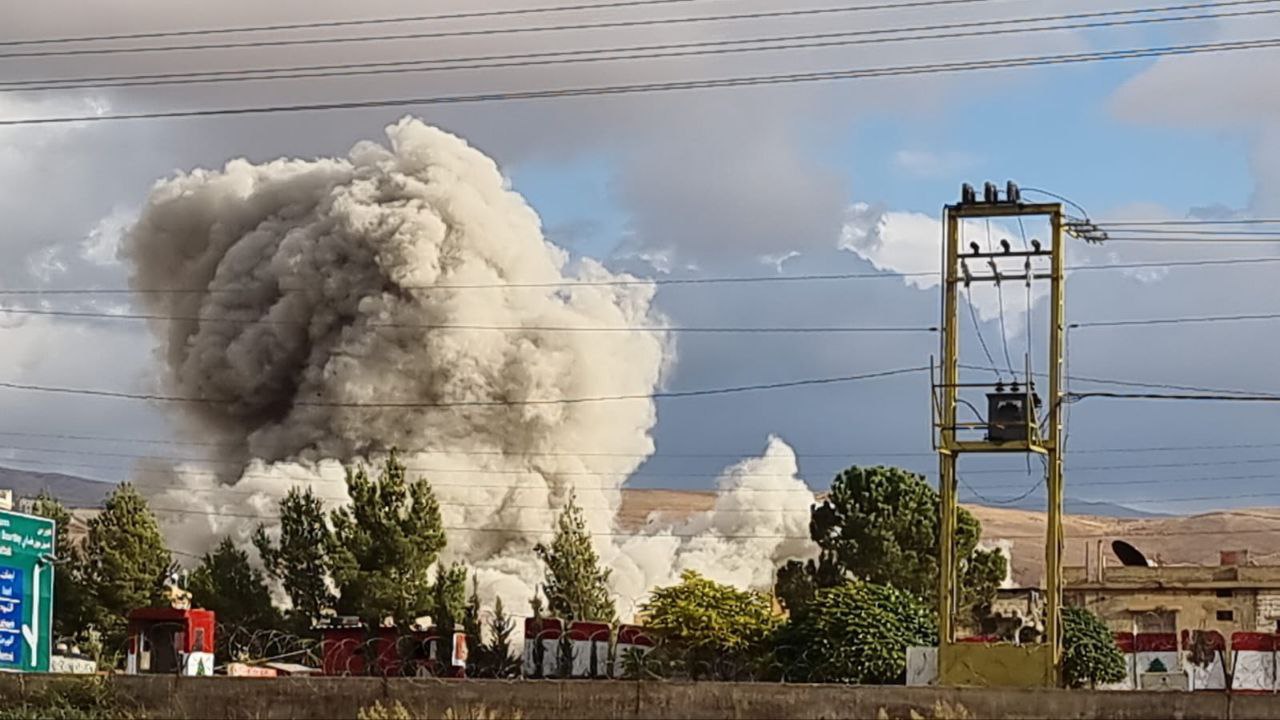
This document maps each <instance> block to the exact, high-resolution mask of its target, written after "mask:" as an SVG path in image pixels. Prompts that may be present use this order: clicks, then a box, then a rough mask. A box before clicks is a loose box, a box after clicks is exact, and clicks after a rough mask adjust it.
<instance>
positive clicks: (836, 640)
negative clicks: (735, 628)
mask: <svg viewBox="0 0 1280 720" xmlns="http://www.w3.org/2000/svg"><path fill="white" fill-rule="evenodd" d="M937 642H938V633H937V627H936V625H935V623H934V612H933V609H932V608H930V607H928V606H926V605H924V604H923V603H922V602H920V600H918V599H917V598H916V597H915V596H913V595H912V594H910V593H907V592H904V591H902V590H898V589H896V588H894V587H891V586H888V585H876V584H873V583H868V582H862V581H859V580H850V581H847V582H845V583H843V584H841V585H837V586H836V587H831V588H822V589H819V590H817V591H816V592H815V593H814V596H813V599H812V600H811V601H810V602H809V603H808V604H806V605H805V606H804V607H803V608H802V609H800V610H798V611H796V612H793V613H792V614H791V616H790V618H789V619H788V621H787V625H786V627H785V628H784V629H783V630H782V631H781V632H780V633H779V634H778V639H777V655H778V662H779V666H780V667H781V669H782V670H783V672H784V673H785V678H786V679H787V680H796V681H807V682H845V683H863V684H886V683H901V682H903V681H904V679H905V676H906V668H907V648H908V647H911V646H915V645H923V646H932V645H936V644H937Z"/></svg>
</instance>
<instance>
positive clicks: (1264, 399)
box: [1067, 392, 1280, 403]
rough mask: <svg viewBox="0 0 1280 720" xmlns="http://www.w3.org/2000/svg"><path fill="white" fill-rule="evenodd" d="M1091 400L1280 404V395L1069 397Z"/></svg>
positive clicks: (1114, 394)
mask: <svg viewBox="0 0 1280 720" xmlns="http://www.w3.org/2000/svg"><path fill="white" fill-rule="evenodd" d="M1089 398H1109V399H1119V400H1199V401H1205V402H1254V403H1273V402H1280V395H1276V394H1266V395H1243V394H1241V395H1220V394H1211V393H1198V394H1187V393H1119V392H1077V393H1071V394H1070V395H1068V396H1067V401H1068V402H1075V401H1077V400H1087V399H1089Z"/></svg>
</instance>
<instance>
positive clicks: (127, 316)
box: [0, 307, 937, 335]
mask: <svg viewBox="0 0 1280 720" xmlns="http://www.w3.org/2000/svg"><path fill="white" fill-rule="evenodd" d="M0 312H3V313H9V314H11V315H39V316H52V317H65V318H84V319H94V320H149V321H163V322H196V323H212V324H228V325H267V326H272V325H281V326H286V327H297V326H308V325H311V324H312V322H313V321H312V320H279V319H274V318H252V319H247V318H229V317H210V316H204V315H155V314H135V313H109V312H87V311H86V312H82V311H76V310H41V309H32V308H13V307H0ZM357 321H358V322H359V324H360V325H361V326H362V327H371V328H403V329H420V330H424V331H480V332H486V331H488V332H565V333H617V332H644V333H696V334H717V333H718V334H784V335H787V334H829V333H837V334H838V333H878V332H883V333H932V332H937V328H935V327H929V326H923V325H919V326H911V325H882V326H874V325H866V326H858V325H828V326H819V327H813V326H807V327H806V326H776V327H766V326H754V325H744V326H724V327H717V326H689V327H682V326H676V325H615V326H602V325H582V326H575V325H482V324H474V323H413V322H379V321H376V320H371V321H366V320H365V319H364V318H358V319H357V318H352V319H351V323H355V322H357ZM335 324H350V323H335Z"/></svg>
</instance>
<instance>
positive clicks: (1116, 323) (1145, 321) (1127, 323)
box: [1071, 313, 1280, 328]
mask: <svg viewBox="0 0 1280 720" xmlns="http://www.w3.org/2000/svg"><path fill="white" fill-rule="evenodd" d="M1277 319H1280V313H1255V314H1239V315H1198V316H1191V317H1169V318H1132V319H1128V320H1091V321H1086V322H1078V323H1072V324H1071V327H1072V328H1099V327H1131V326H1135V325H1187V324H1196V323H1215V322H1244V321H1250V320H1277Z"/></svg>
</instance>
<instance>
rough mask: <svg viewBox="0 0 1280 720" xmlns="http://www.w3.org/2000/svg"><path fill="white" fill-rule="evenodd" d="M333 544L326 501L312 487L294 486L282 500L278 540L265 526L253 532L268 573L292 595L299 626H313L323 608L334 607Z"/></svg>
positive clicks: (295, 618) (294, 619)
mask: <svg viewBox="0 0 1280 720" xmlns="http://www.w3.org/2000/svg"><path fill="white" fill-rule="evenodd" d="M330 544H331V542H330V539H329V525H328V523H327V521H326V519H325V511H324V504H323V503H322V502H321V501H320V498H319V497H317V496H316V494H315V493H314V492H313V491H312V490H311V488H307V489H305V490H303V489H300V488H298V487H293V488H290V489H289V492H288V494H287V495H285V496H284V498H283V499H281V500H280V537H279V541H278V542H276V541H273V540H272V539H271V537H270V536H269V535H268V534H267V530H266V528H265V527H263V526H261V525H259V526H258V529H257V531H256V532H255V533H254V535H253V545H254V547H256V548H257V549H258V554H259V556H261V557H262V564H263V566H264V567H265V568H266V571H267V574H268V575H269V576H271V577H272V578H273V579H275V580H278V581H279V582H280V584H281V585H283V586H284V591H285V593H286V594H288V596H289V600H290V602H291V603H292V605H293V610H292V613H291V615H292V619H293V621H294V624H295V625H296V626H298V627H297V628H296V629H302V628H305V627H307V626H309V625H310V624H311V623H312V622H314V621H315V620H316V619H318V618H319V617H320V615H321V613H322V611H324V610H327V609H330V608H332V607H333V606H334V596H333V593H332V592H331V591H330V590H329V584H328V579H329V577H330V573H331V568H332V563H331V561H330V558H329V547H330Z"/></svg>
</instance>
